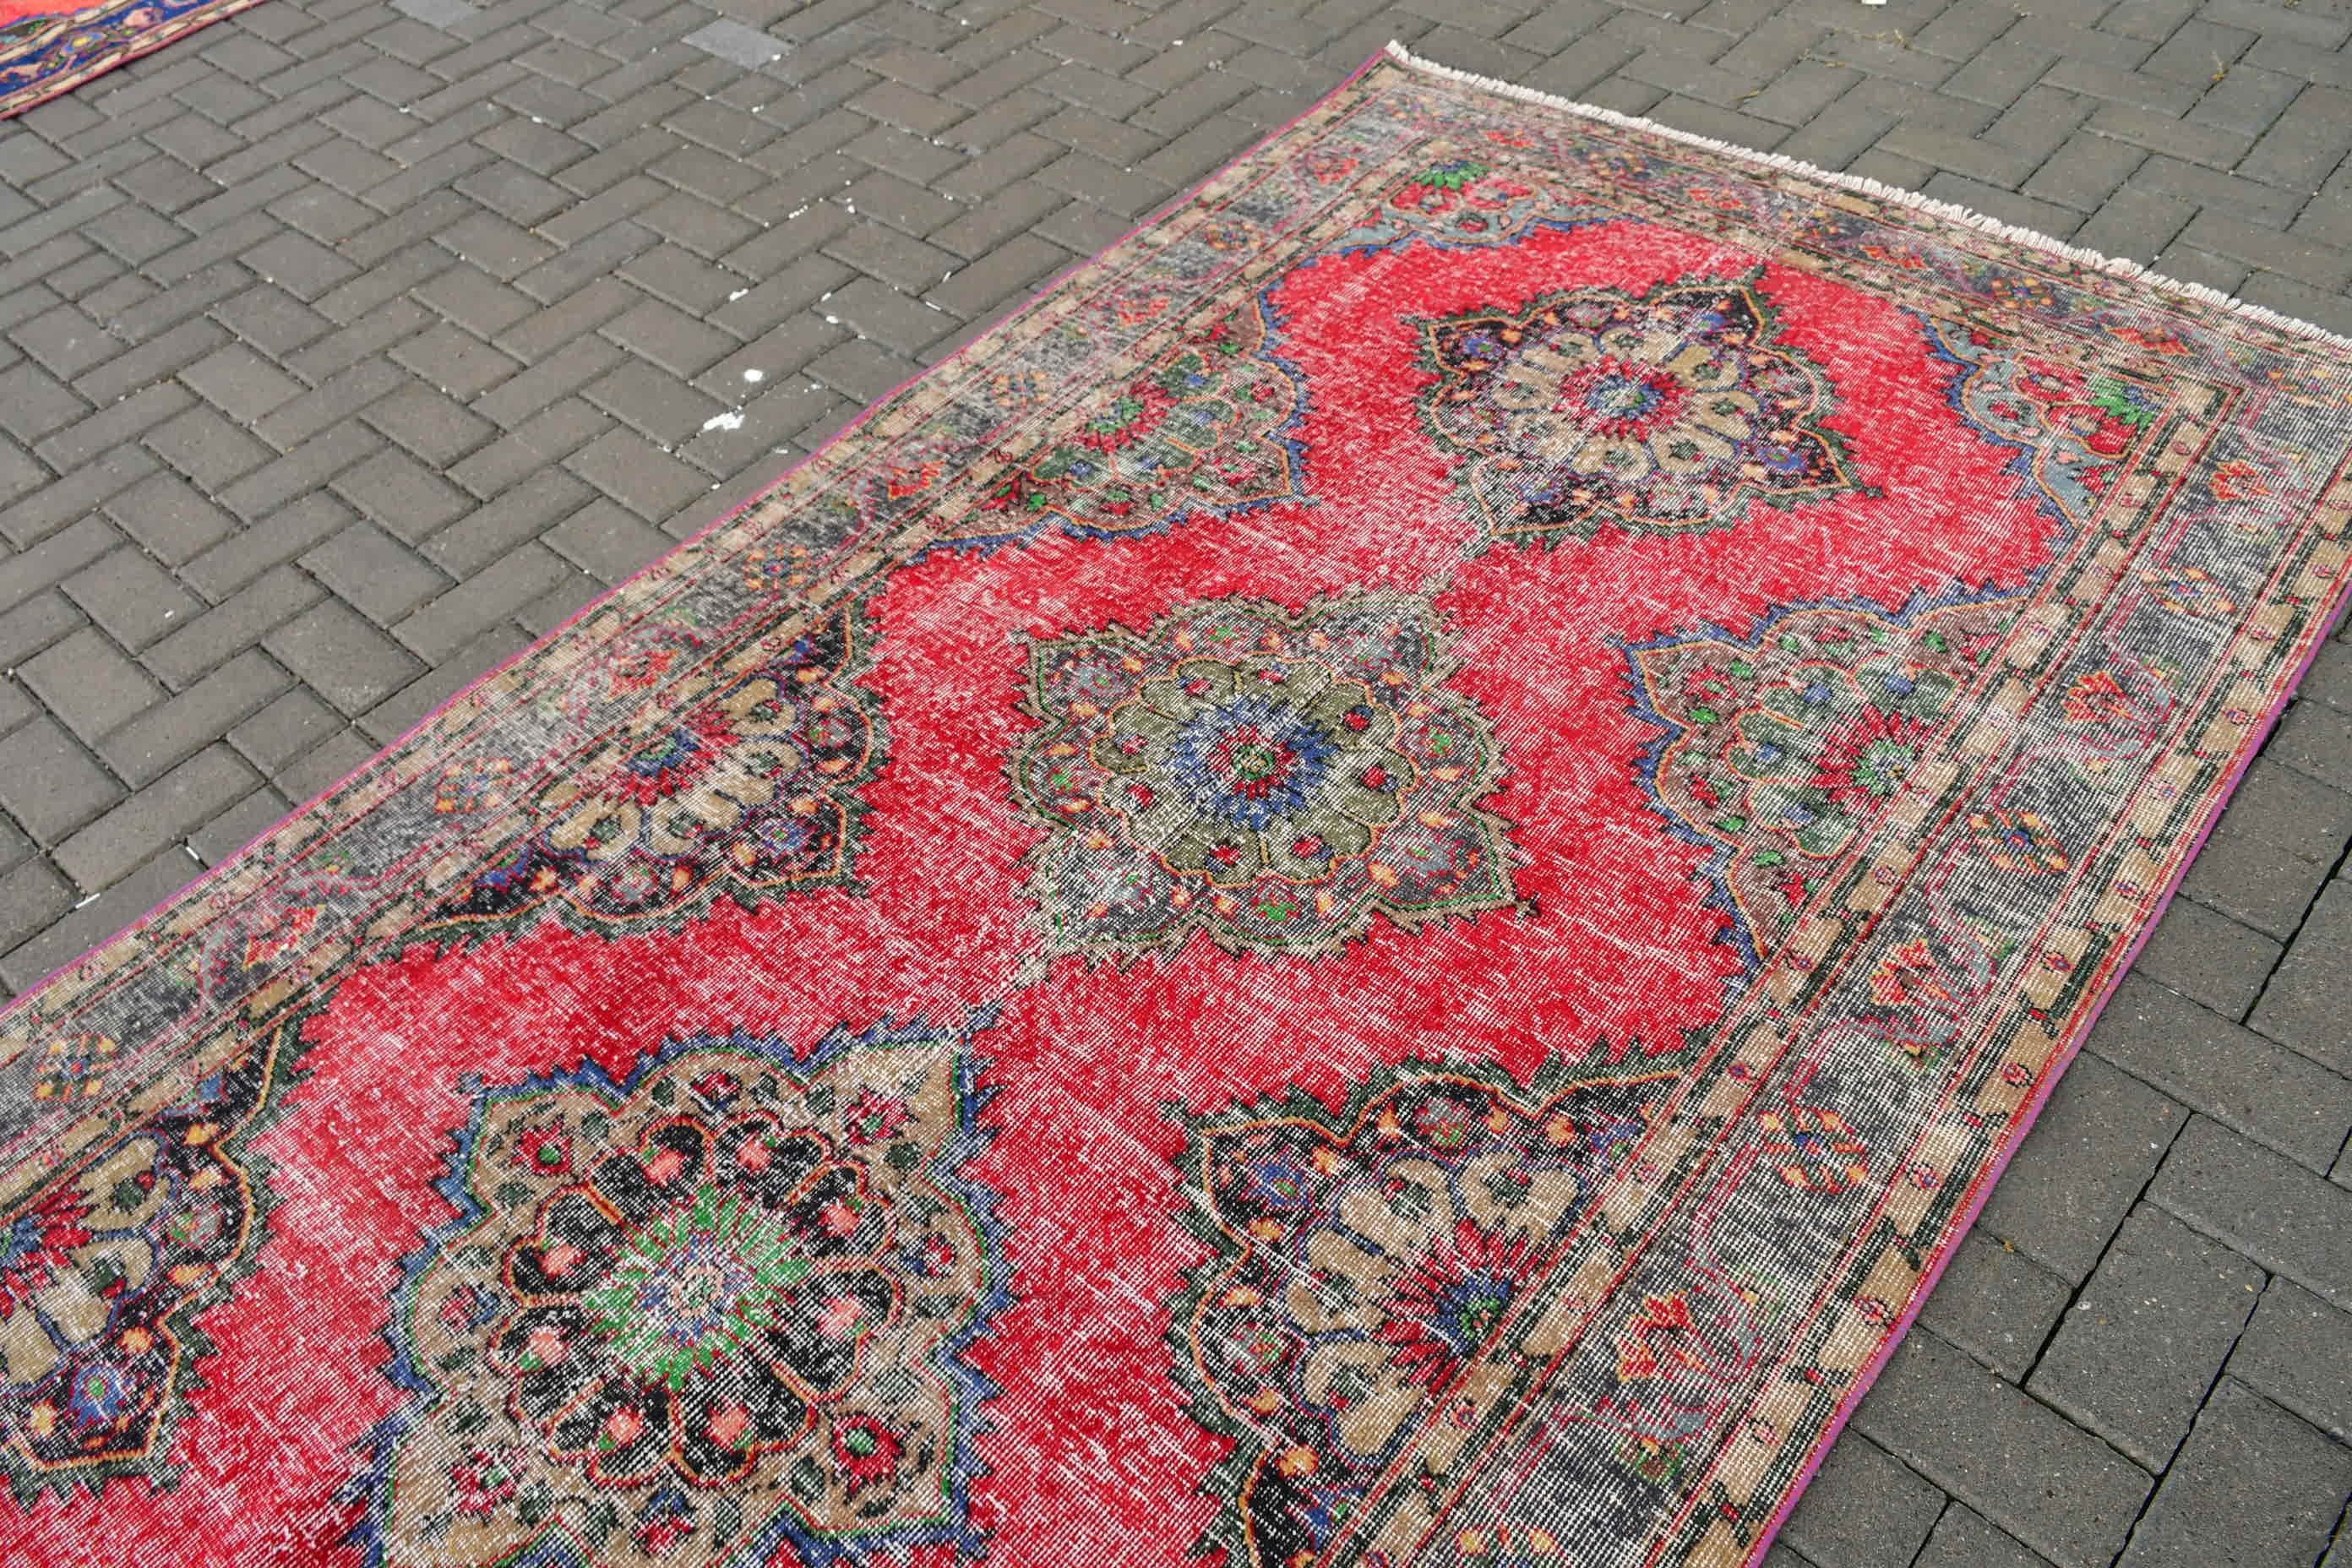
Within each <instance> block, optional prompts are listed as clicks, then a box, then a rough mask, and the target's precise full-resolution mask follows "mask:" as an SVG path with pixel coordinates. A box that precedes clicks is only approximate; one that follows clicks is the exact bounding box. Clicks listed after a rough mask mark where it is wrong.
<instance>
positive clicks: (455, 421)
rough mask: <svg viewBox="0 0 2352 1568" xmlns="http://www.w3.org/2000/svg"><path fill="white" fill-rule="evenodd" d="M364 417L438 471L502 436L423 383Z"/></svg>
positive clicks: (454, 400)
mask: <svg viewBox="0 0 2352 1568" xmlns="http://www.w3.org/2000/svg"><path fill="white" fill-rule="evenodd" d="M362 417H363V418H365V419H366V421H367V422H368V424H369V425H370V426H373V428H374V429H376V430H378V431H381V432H382V433H383V435H385V436H387V437H390V438H391V439H392V440H393V441H394V443H395V444H397V445H398V446H400V447H402V448H404V450H406V451H407V452H408V453H409V454H410V455H411V456H412V457H415V458H417V459H418V460H419V461H420V462H423V463H425V464H426V465H428V466H430V467H431V468H435V469H441V468H447V467H448V466H449V465H450V464H452V463H454V462H456V461H457V459H458V458H462V457H464V456H465V455H466V454H467V453H468V452H470V451H472V450H474V449H475V448H476V447H480V446H482V445H484V444H485V443H487V442H489V441H492V440H495V439H496V438H497V437H498V434H499V428H498V426H495V425H493V424H491V423H490V422H489V421H488V420H487V419H485V418H483V417H482V416H480V415H478V414H473V413H469V412H468V411H467V409H466V407H465V405H463V404H461V403H460V402H458V401H457V398H455V397H452V396H450V395H447V394H446V392H442V391H438V390H436V389H435V388H433V387H430V386H426V385H425V384H421V383H411V384H408V385H405V386H403V387H401V388H399V389H398V390H397V391H394V392H393V393H391V394H389V395H386V396H383V397H380V398H377V399H376V400H375V401H374V402H373V403H371V404H369V405H368V406H367V409H366V411H365V413H364V414H363V415H362Z"/></svg>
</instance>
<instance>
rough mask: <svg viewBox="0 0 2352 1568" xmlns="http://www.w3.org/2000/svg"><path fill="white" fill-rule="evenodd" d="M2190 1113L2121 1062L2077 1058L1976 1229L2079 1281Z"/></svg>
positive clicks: (2095, 1259)
mask: <svg viewBox="0 0 2352 1568" xmlns="http://www.w3.org/2000/svg"><path fill="white" fill-rule="evenodd" d="M2184 1117H2185V1113H2184V1112H2183V1111H2182V1110H2181V1109H2180V1107H2179V1106H2178V1105H2176V1104H2175V1103H2173V1102H2172V1101H2171V1100H2168V1099H2166V1098H2165V1097H2164V1096H2163V1095H2161V1094H2159V1093H2158V1092H2157V1091H2156V1090H2155V1089H2150V1088H2148V1087H2147V1085H2146V1084H2144V1083H2141V1082H2140V1081H2139V1080H2138V1079H2134V1078H2132V1077H2130V1076H2128V1075H2127V1074H2126V1073H2124V1072H2123V1071H2122V1070H2121V1069H2119V1068H2113V1067H2110V1066H2108V1065H2107V1064H2106V1063H2105V1062H2104V1061H2102V1060H2100V1059H2099V1058H2097V1057H2094V1056H2084V1057H2079V1058H2076V1059H2075V1061H2074V1064H2073V1065H2072V1066H2071V1067H2069V1068H2067V1070H2066V1076H2065V1077H2064V1078H2063V1079H2059V1081H2058V1087H2057V1088H2056V1089H2054V1090H2053V1091H2052V1093H2051V1096H2050V1100H2049V1103H2048V1104H2047V1105H2046V1106H2044V1107H2043V1108H2042V1115H2041V1118H2040V1119H2039V1120H2038V1121H2036V1122H2035V1123H2034V1127H2033V1131H2032V1135H2031V1136H2030V1137H2029V1138H2028V1139H2027V1140H2026V1141H2025V1142H2023V1143H2022V1144H2021V1145H2020V1146H2019V1149H2018V1152H2017V1154H2016V1157H2015V1158H2014V1159H2012V1160H2011V1163H2010V1166H2009V1169H2008V1171H2007V1172H2005V1173H2003V1174H2002V1177H2001V1181H2000V1185H1998V1186H1996V1187H1995V1188H1994V1189H1993V1195H1992V1197H1991V1199H1990V1201H1989V1202H1988V1203H1987V1204H1986V1205H1985V1208H1984V1213H1983V1215H1982V1217H1981V1218H1980V1219H1979V1221H1978V1228H1979V1231H1981V1232H1984V1233H1986V1234H1989V1235H1990V1236H1991V1237H1994V1238H1996V1239H2000V1240H2006V1241H2011V1242H2013V1243H2014V1244H2015V1245H2016V1247H2017V1248H2018V1250H2020V1251H2021V1252H2023V1253H2025V1254H2026V1255H2027V1256H2028V1257H2029V1258H2032V1259H2033V1260H2034V1261H2036V1262H2038V1263H2041V1264H2042V1265H2044V1266H2045V1267H2047V1268H2051V1269H2053V1271H2055V1272H2056V1273H2058V1274H2059V1275H2061V1276H2063V1277H2064V1278H2065V1279H2069V1280H2073V1281H2075V1282H2078V1283H2079V1282H2080V1281H2081V1280H2082V1279H2084V1278H2085V1277H2086V1276H2088V1275H2089V1274H2090V1272H2091V1269H2092V1268H2093V1266H2094V1265H2095V1264H2096V1262H2097V1261H2098V1258H2099V1254H2100V1253H2101V1252H2103V1251H2104V1250H2105V1247H2106V1245H2107V1241H2108V1239H2109V1238H2110V1237H2113V1236H2114V1235H2115V1232H2116V1226H2119V1225H2121V1224H2122V1222H2123V1218H2124V1215H2125V1214H2126V1213H2127V1212H2128V1211H2129V1209H2130V1207H2131V1205H2132V1201H2133V1199H2134V1198H2135V1197H2137V1194H2138V1193H2139V1191H2140V1189H2141V1188H2142V1187H2143V1186H2145V1185H2146V1184H2147V1179H2148V1177H2149V1175H2150V1174H2151V1173H2154V1172H2155V1171H2156V1169H2157V1167H2158V1163H2159V1162H2160V1161H2161V1159H2162V1157H2163V1154H2164V1151H2165V1149H2166V1148H2167V1147H2168V1145H2169V1144H2170V1143H2171V1142H2172V1140H2173V1138H2174V1137H2175V1136H2176V1135H2177V1134H2178V1133H2179V1131H2180V1129H2181V1126H2182V1124H2183V1121H2184Z"/></svg>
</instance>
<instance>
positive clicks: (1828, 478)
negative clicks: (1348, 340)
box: [1421, 268, 1865, 540]
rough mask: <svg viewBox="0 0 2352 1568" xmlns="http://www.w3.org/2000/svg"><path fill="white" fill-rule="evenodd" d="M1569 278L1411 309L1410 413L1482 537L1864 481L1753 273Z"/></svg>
mask: <svg viewBox="0 0 2352 1568" xmlns="http://www.w3.org/2000/svg"><path fill="white" fill-rule="evenodd" d="M1762 275H1763V269H1762V268H1757V269H1756V270H1754V271H1751V272H1749V273H1747V274H1745V275H1744V276H1740V277H1736V278H1698V277H1694V278H1683V279H1675V280H1672V281H1668V282H1663V283H1660V284H1658V285H1657V286H1656V287H1654V288H1653V289H1650V291H1649V292H1647V293H1646V294H1642V295H1638V296H1637V295H1633V294H1629V293H1627V292H1625V291H1624V290H1622V289H1570V290H1566V291H1563V292H1559V293H1554V294H1542V295H1538V296H1537V297H1536V298H1535V299H1533V300H1528V302H1527V303H1526V304H1524V305H1521V306H1518V307H1517V308H1516V309H1510V308H1502V309H1485V310H1470V311H1466V312H1464V313H1463V314H1460V315H1454V316H1445V317H1441V318H1438V319H1436V320H1434V321H1423V322H1422V323H1421V329H1422V332H1423V367H1424V368H1425V369H1427V370H1429V371H1431V372H1432V373H1433V374H1434V377H1435V379H1434V380H1433V382H1432V383H1431V384H1430V385H1429V387H1428V389H1427V390H1426V391H1425V392H1424V393H1423V395H1422V415H1423V421H1424V422H1425V424H1426V426H1427V428H1428V430H1429V433H1430V435H1431V437H1433V438H1434V439H1435V441H1436V442H1437V444H1438V445H1439V447H1442V448H1444V450H1445V451H1448V452H1451V453H1454V454H1456V455H1457V457H1458V459H1459V460H1458V462H1457V464H1456V466H1455V478H1456V480H1457V482H1458V484H1459V485H1460V487H1461V490H1462V494H1463V497H1464V499H1465V500H1466V501H1467V502H1468V504H1469V506H1470V508H1471V510H1473V511H1474V512H1475V514H1476V515H1477V518H1478V521H1479V525H1480V527H1481V528H1483V529H1484V530H1485V531H1486V534H1487V535H1488V537H1490V538H1493V539H1498V540H1526V539H1542V540H1550V539H1554V538H1557V537H1558V536H1559V535H1560V534H1563V533H1569V534H1576V535H1580V536H1589V535H1591V534H1592V533H1594V532H1596V531H1599V530H1600V529H1601V528H1603V527H1616V528H1622V529H1627V530H1633V531H1645V530H1646V531H1659V530H1663V531H1686V530H1692V529H1703V528H1714V527H1718V526H1721V525H1725V524H1729V523H1734V522H1737V521H1739V520H1740V519H1741V518H1743V517H1745V516H1746V515H1747V513H1748V505H1749V503H1751V502H1753V501H1758V500H1762V501H1769V502H1770V503H1772V504H1773V505H1776V506H1790V505H1794V504H1797V503H1799V502H1803V501H1816V500H1826V499H1828V498H1830V497H1832V496H1837V495H1843V494H1846V493H1849V492H1854V491H1861V490H1864V489H1865V487H1864V485H1863V483H1862V482H1861V480H1860V479H1857V478H1856V477H1855V474H1854V470H1853V465H1852V463H1851V462H1850V461H1849V460H1848V458H1847V457H1846V454H1845V447H1844V443H1843V441H1842V440H1841V439H1840V437H1838V435H1837V434H1836V432H1834V431H1832V430H1831V429H1830V428H1829V427H1828V426H1827V425H1826V424H1825V423H1824V421H1825V420H1826V418H1827V417H1828V416H1830V415H1831V414H1832V413H1833V412H1834V411H1835V409H1836V407H1837V402H1836V397H1835V394H1834V392H1833V390H1832V387H1831V384H1830V378H1829V375H1828V374H1827V373H1826V372H1824V371H1823V370H1822V368H1821V367H1820V366H1819V365H1816V364H1815V363H1812V361H1811V360H1810V359H1808V358H1806V357H1805V356H1804V355H1803V354H1802V353H1800V352H1798V351H1797V350H1796V349H1795V348H1793V347H1791V346H1790V344H1788V343H1786V342H1781V341H1780V326H1779V322H1778V320H1777V318H1776V316H1775V314H1774V312H1773V310H1772V307H1771V304H1770V302H1769V300H1767V299H1766V298H1765V296H1764V293H1763V289H1762V288H1761V286H1760V282H1759V279H1761V277H1762Z"/></svg>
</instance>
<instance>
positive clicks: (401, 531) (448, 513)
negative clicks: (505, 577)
mask: <svg viewBox="0 0 2352 1568" xmlns="http://www.w3.org/2000/svg"><path fill="white" fill-rule="evenodd" d="M331 486H332V489H334V492H335V493H336V494H337V495H339V496H341V498H342V499H343V500H345V501H347V502H349V503H350V504H351V506H352V509H353V510H356V511H357V512H358V513H359V514H360V515H361V516H362V517H364V518H367V519H369V520H370V521H373V522H376V523H378V524H380V525H382V526H383V528H385V529H387V530H389V531H391V532H393V533H394V534H396V535H397V536H399V537H400V538H402V539H405V540H409V541H411V542H414V541H416V540H420V539H423V538H424V537H425V535H426V534H428V533H431V532H432V531H434V530H436V529H437V528H440V527H442V526H444V525H445V524H446V523H448V522H450V521H452V520H454V519H455V518H457V516H458V515H459V514H461V513H462V512H464V511H465V510H467V505H468V502H467V498H466V497H465V496H464V495H463V494H462V493H460V492H459V491H458V490H457V489H456V488H455V487H454V486H452V485H450V484H449V483H448V481H446V479H442V478H441V477H440V476H439V475H437V474H436V473H434V472H433V471H432V470H431V469H429V468H425V467H424V466H423V465H422V464H419V463H418V462H416V461H415V459H414V458H409V457H407V456H406V455H404V454H403V453H399V452H394V451H381V452H377V453H376V454H375V455H374V456H373V457H370V458H362V460H361V461H359V462H358V463H355V464H353V465H352V467H350V468H346V469H344V470H343V471H342V472H341V473H340V474H337V475H336V476H335V477H334V479H333V480H332V481H331Z"/></svg>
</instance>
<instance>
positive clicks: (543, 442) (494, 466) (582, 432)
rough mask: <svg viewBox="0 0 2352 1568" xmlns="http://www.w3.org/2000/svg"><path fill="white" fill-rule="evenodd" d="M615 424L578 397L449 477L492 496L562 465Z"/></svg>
mask: <svg viewBox="0 0 2352 1568" xmlns="http://www.w3.org/2000/svg"><path fill="white" fill-rule="evenodd" d="M613 425H614V421H613V417H612V416H610V415H608V414H605V413H604V412H603V411H601V410H599V409H597V408H594V407H592V406H591V405H589V404H587V403H586V402H584V401H583V400H581V399H579V398H576V397H569V398H564V399H562V401H560V402H557V403H555V404H552V405H550V406H548V407H546V408H542V409H541V410H540V411H539V412H538V413H536V414H534V415H532V416H530V417H529V418H528V419H525V420H523V421H522V422H521V423H520V424H518V425H516V426H515V427H514V428H513V429H511V430H509V432H508V433H507V434H506V435H504V436H501V437H499V438H498V439H497V440H495V441H493V442H491V443H490V444H489V445H488V446H487V447H483V448H481V449H480V450H479V451H478V452H476V453H474V454H473V455H472V456H471V457H469V458H466V459H465V460H464V461H463V462H461V463H459V464H457V466H456V467H455V468H451V469H450V470H449V477H450V478H451V479H456V480H457V482H458V483H459V484H461V485H463V486H465V487H466V489H467V490H468V491H470V492H471V493H473V494H474V495H476V496H478V497H494V496H496V495H497V494H498V493H499V491H501V490H503V489H507V488H508V487H509V486H510V485H514V484H517V483H519V482H520V481H521V480H523V479H529V478H530V477H531V476H532V475H534V474H537V473H539V472H541V470H543V469H545V468H550V467H552V466H553V465H554V464H556V463H559V462H561V461H562V459H563V458H567V457H569V456H571V455H572V453H573V452H576V451H578V450H579V449H580V448H581V447H584V446H586V445H587V444H588V443H589V442H591V441H593V440H594V439H595V438H596V437H599V436H601V435H603V434H604V432H605V431H607V430H609V429H611V428H613Z"/></svg>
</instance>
